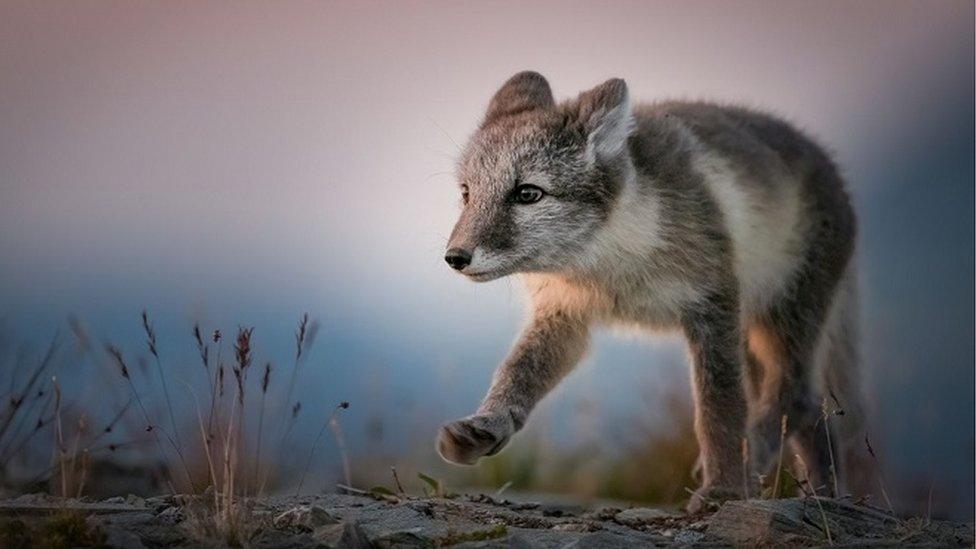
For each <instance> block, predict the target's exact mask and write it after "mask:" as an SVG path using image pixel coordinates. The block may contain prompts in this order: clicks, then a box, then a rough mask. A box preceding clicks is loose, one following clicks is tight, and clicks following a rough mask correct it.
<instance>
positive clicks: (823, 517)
mask: <svg viewBox="0 0 976 549" xmlns="http://www.w3.org/2000/svg"><path fill="white" fill-rule="evenodd" d="M796 461H797V462H798V463H799V464H800V466H801V467H802V468H803V474H804V477H805V480H806V483H807V486H809V487H810V490H811V491H812V492H813V501H815V502H816V503H817V509H819V510H820V519H821V520H823V526H824V533H825V534H827V543H828V544H830V545H833V544H834V539H833V536H831V535H830V524H828V523H827V513H826V512H825V511H824V508H823V503H821V502H820V496H818V495H817V487H816V486H814V485H813V482H812V481H811V480H810V469H809V468H808V467H807V464H806V462H805V461H803V458H802V457H800V454H796Z"/></svg>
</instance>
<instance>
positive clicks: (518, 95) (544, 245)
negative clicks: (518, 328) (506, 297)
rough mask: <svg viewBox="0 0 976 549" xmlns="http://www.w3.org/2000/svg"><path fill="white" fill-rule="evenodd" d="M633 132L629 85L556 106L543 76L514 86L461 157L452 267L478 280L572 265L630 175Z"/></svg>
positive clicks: (517, 79) (502, 93) (524, 77)
mask: <svg viewBox="0 0 976 549" xmlns="http://www.w3.org/2000/svg"><path fill="white" fill-rule="evenodd" d="M633 126H634V121H633V114H632V112H631V108H630V103H629V101H628V94H627V85H626V84H625V83H624V81H623V80H620V79H613V80H608V81H606V82H604V83H603V84H601V85H599V86H597V87H595V88H593V89H591V90H589V91H586V92H583V93H582V94H580V95H579V96H578V97H577V98H575V99H572V100H569V101H566V102H563V103H560V104H556V102H555V101H554V100H553V96H552V90H551V89H550V88H549V83H548V82H546V79H545V78H543V77H542V75H540V74H538V73H535V72H520V73H518V74H516V75H515V76H513V77H512V78H510V79H509V80H508V81H507V82H505V84H504V85H503V86H502V87H501V89H499V90H498V92H496V93H495V96H494V97H493V98H492V100H491V103H490V104H489V105H488V112H487V113H486V114H485V118H484V121H483V122H482V123H481V126H480V127H479V128H478V131H477V132H475V134H474V135H473V136H472V137H471V139H470V141H469V142H468V143H467V146H466V147H465V149H464V151H463V153H462V155H461V159H460V163H459V166H458V174H457V175H458V183H459V184H460V187H461V201H462V204H463V206H462V207H463V209H462V211H461V218H460V219H459V220H458V222H457V225H455V227H454V231H453V233H451V238H450V242H449V243H448V245H447V255H446V257H445V259H446V260H447V262H448V264H450V265H451V267H453V268H454V269H456V270H458V271H460V272H461V273H463V274H465V275H467V276H468V277H470V278H471V279H473V280H477V281H486V280H492V279H495V278H499V277H502V276H505V275H508V274H512V273H516V272H533V271H535V272H554V271H559V270H562V269H565V268H567V267H569V266H571V265H573V262H574V260H576V259H577V258H578V256H579V255H580V254H581V253H582V252H583V251H584V250H585V248H586V245H587V243H589V242H590V240H591V239H592V238H593V236H594V234H596V232H597V231H598V230H599V228H600V226H601V224H603V223H604V222H605V221H606V219H607V218H608V217H609V215H610V212H611V210H612V208H613V207H614V204H615V201H616V199H617V197H618V196H619V194H620V192H621V190H622V188H623V185H624V179H625V174H626V173H628V172H629V170H631V169H632V167H631V161H630V158H629V152H628V148H627V139H628V136H629V135H630V133H631V132H632V130H633Z"/></svg>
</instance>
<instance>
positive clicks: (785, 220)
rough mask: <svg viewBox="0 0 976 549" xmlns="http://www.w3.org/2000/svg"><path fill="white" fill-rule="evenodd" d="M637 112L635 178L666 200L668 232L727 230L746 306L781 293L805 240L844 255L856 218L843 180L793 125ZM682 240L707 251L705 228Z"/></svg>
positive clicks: (746, 113) (702, 111)
mask: <svg viewBox="0 0 976 549" xmlns="http://www.w3.org/2000/svg"><path fill="white" fill-rule="evenodd" d="M635 118H636V122H637V131H636V133H635V135H634V137H633V140H632V143H631V153H632V156H633V157H634V160H635V167H636V168H637V170H638V174H639V181H640V184H641V185H643V186H646V187H648V191H649V192H648V195H650V196H653V197H654V198H653V199H654V200H658V201H661V202H662V203H663V204H664V207H663V211H662V214H661V215H662V216H664V217H669V216H670V218H671V220H670V225H671V226H673V227H675V228H676V230H675V231H672V232H674V233H677V232H678V231H679V230H681V231H682V232H685V231H684V229H686V228H688V227H699V232H702V233H711V232H717V233H718V234H719V235H721V236H724V237H727V239H728V242H729V244H730V247H731V255H732V265H731V267H732V268H733V269H734V270H735V273H736V276H737V279H738V281H739V289H740V292H741V296H742V301H743V305H744V306H745V307H746V308H747V309H751V310H756V309H762V308H763V307H764V306H765V305H766V304H767V303H768V302H769V301H770V300H771V299H773V298H775V297H776V296H777V295H779V294H780V293H781V292H782V291H783V290H784V288H785V287H786V286H787V285H788V284H789V283H790V282H791V280H792V279H793V277H794V274H795V273H796V272H797V271H798V270H799V269H800V267H801V266H802V265H803V264H804V263H805V262H806V261H807V260H808V257H809V255H810V250H811V247H824V246H826V247H831V248H836V250H837V252H838V254H839V255H841V256H844V257H845V259H846V256H848V255H849V254H850V248H851V247H852V245H853V244H852V243H853V237H854V220H853V212H852V210H851V208H850V205H849V202H848V198H847V194H846V192H845V191H844V189H843V184H842V180H841V178H840V177H839V176H838V175H837V170H836V168H835V167H834V164H833V162H832V161H831V159H830V157H829V156H828V155H827V154H826V153H825V152H824V151H823V150H822V149H821V148H820V147H819V146H818V145H817V144H816V143H814V142H813V140H811V139H810V138H808V137H806V136H805V135H804V134H803V133H802V132H800V131H799V130H797V129H795V128H794V127H792V126H791V125H790V124H788V123H786V122H784V121H782V120H780V119H778V118H775V117H773V116H770V115H767V114H764V113H760V112H756V111H752V110H749V109H745V108H741V107H734V106H722V105H715V104H709V103H700V102H694V103H692V102H664V103H655V104H651V105H646V106H640V107H638V108H636V109H635ZM687 197H692V199H690V200H688V199H686V198H687ZM683 198H685V199H683ZM668 225H669V224H668V223H665V224H664V226H665V228H664V232H665V235H666V236H667V232H668V231H667V227H668ZM824 227H828V228H829V230H827V231H826V233H827V234H820V233H824V231H823V228H824ZM672 236H673V237H674V238H677V234H675V235H672ZM683 238H685V241H684V242H682V243H681V245H682V246H684V247H686V248H698V249H701V250H702V253H714V252H712V251H709V247H708V246H705V245H701V244H704V243H703V242H702V239H706V238H709V236H707V234H700V235H699V240H698V241H697V242H696V241H695V240H694V239H688V236H687V234H685V235H684V236H683ZM702 264H703V265H709V266H713V265H714V261H709V262H704V261H703V262H702ZM712 268H713V267H712Z"/></svg>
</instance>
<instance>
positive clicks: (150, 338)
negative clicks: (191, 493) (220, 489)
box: [142, 310, 193, 487]
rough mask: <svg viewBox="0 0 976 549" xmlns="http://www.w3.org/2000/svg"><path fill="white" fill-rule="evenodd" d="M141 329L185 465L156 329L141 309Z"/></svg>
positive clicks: (178, 453)
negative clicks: (157, 343)
mask: <svg viewBox="0 0 976 549" xmlns="http://www.w3.org/2000/svg"><path fill="white" fill-rule="evenodd" d="M142 329H143V331H145V332H146V345H147V346H148V347H149V353H150V354H151V355H152V356H153V359H155V362H156V370H157V371H158V372H159V379H160V381H161V382H162V385H163V396H164V397H165V398H166V409H167V411H168V412H169V421H170V427H171V428H172V429H173V437H175V438H174V441H175V442H176V453H177V455H179V458H180V461H182V462H183V463H184V466H185V465H186V460H185V459H184V458H183V443H182V442H181V441H180V432H179V430H177V428H176V415H175V414H174V413H173V401H172V399H170V396H169V385H168V384H167V383H166V373H165V372H164V371H163V364H162V361H161V360H160V358H159V349H158V348H157V346H156V331H155V329H153V326H152V323H151V322H150V321H149V314H148V313H147V312H146V311H145V310H143V311H142ZM187 474H188V475H189V469H188V468H187ZM190 486H191V487H192V486H193V481H192V480H191V481H190Z"/></svg>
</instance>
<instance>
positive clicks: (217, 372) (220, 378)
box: [207, 330, 224, 440]
mask: <svg viewBox="0 0 976 549" xmlns="http://www.w3.org/2000/svg"><path fill="white" fill-rule="evenodd" d="M211 339H212V340H213V342H214V343H216V344H217V362H216V365H217V367H216V368H214V374H213V375H214V379H213V381H212V382H211V383H210V416H209V417H208V418H207V435H208V436H210V437H211V440H212V439H213V422H214V414H215V413H216V412H217V411H219V410H220V404H221V403H220V402H218V400H217V397H218V389H219V396H220V398H221V400H222V399H223V396H224V366H223V363H221V361H220V355H221V352H222V351H223V348H224V344H223V341H221V335H220V330H214V331H213V335H212V336H211ZM215 409H216V410H215Z"/></svg>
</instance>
